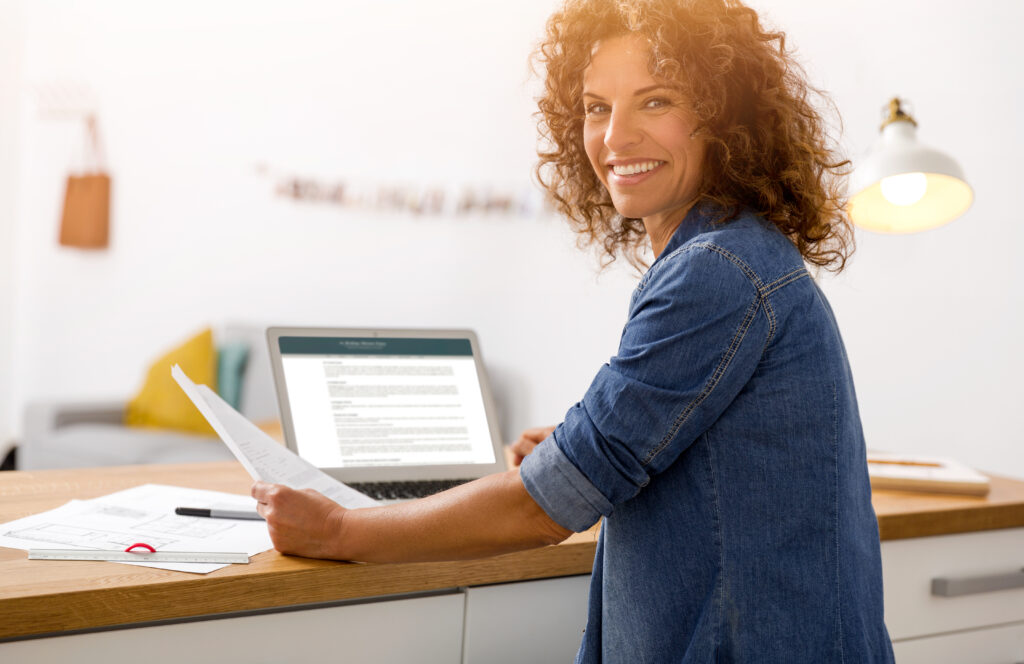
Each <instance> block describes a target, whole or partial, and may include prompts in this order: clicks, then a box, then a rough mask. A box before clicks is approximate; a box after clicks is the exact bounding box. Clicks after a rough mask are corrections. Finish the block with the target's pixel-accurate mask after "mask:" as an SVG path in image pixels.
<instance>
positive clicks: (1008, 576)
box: [882, 528, 1024, 664]
mask: <svg viewBox="0 0 1024 664" xmlns="http://www.w3.org/2000/svg"><path fill="white" fill-rule="evenodd" d="M882 573H883V578H884V583H885V616H886V626H887V627H888V628H889V636H890V637H892V640H893V647H894V650H895V652H896V655H897V657H896V661H897V663H898V664H916V663H917V662H922V663H923V662H928V663H929V664H941V663H942V662H950V663H953V662H956V663H957V664H961V663H963V662H971V663H972V664H975V663H977V664H981V663H982V662H1005V663H1008V664H1014V663H1016V662H1024V641H1022V638H1024V637H1022V634H1024V632H1022V630H1024V587H1008V588H1007V589H1002V590H987V591H982V592H966V593H964V594H958V593H957V592H956V591H955V586H962V587H963V588H965V589H966V590H968V591H970V590H971V588H972V586H973V587H974V588H976V589H983V588H984V587H985V586H991V587H995V586H998V585H1000V584H1001V585H1004V586H1015V585H1018V584H1020V583H1021V582H1024V528H1008V529H1002V530H988V531H983V532H976V533H964V534H958V535H943V536H939V537H917V538H912V539H903V540H888V541H885V542H882ZM935 579H945V580H947V581H948V582H950V585H951V586H953V587H954V592H953V593H951V596H941V595H938V594H936V593H935V592H933V580H935Z"/></svg>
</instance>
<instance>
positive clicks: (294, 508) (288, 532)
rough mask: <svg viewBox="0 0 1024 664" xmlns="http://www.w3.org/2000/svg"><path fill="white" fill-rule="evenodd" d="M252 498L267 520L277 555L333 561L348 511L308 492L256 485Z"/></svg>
mask: <svg viewBox="0 0 1024 664" xmlns="http://www.w3.org/2000/svg"><path fill="white" fill-rule="evenodd" d="M252 497H253V498H255V499H256V501H257V503H258V505H257V507H256V511H257V512H258V513H259V514H260V516H262V517H263V518H264V519H266V521H267V527H268V529H269V530H270V539H271V540H272V541H273V542H274V548H275V549H277V550H278V551H280V552H281V553H287V554H291V555H296V556H305V557H307V558H337V557H338V552H339V547H338V543H339V542H338V538H339V536H340V533H341V526H342V521H343V520H344V518H345V513H346V512H347V511H348V510H346V509H345V508H344V507H342V506H341V505H339V504H338V503H336V502H334V501H333V500H331V499H330V498H327V497H325V496H324V495H323V494H321V493H319V492H317V491H314V490H312V489H302V490H295V489H291V488H289V487H287V486H284V485H283V484H269V483H267V482H256V483H255V484H253V485H252Z"/></svg>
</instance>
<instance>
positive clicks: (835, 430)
mask: <svg viewBox="0 0 1024 664" xmlns="http://www.w3.org/2000/svg"><path fill="white" fill-rule="evenodd" d="M832 459H833V462H834V463H835V472H834V480H833V481H834V482H835V486H834V487H833V492H834V496H835V503H834V505H833V510H834V514H835V525H834V531H833V533H834V539H835V556H836V587H835V590H834V597H835V598H836V599H835V601H836V642H837V643H836V645H837V646H838V648H839V661H840V662H843V661H844V660H845V654H844V648H843V600H842V596H841V595H840V592H839V591H840V574H839V571H840V570H839V561H840V558H839V395H838V391H837V389H836V382H835V380H833V381H832Z"/></svg>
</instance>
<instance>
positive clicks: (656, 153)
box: [583, 35, 704, 234]
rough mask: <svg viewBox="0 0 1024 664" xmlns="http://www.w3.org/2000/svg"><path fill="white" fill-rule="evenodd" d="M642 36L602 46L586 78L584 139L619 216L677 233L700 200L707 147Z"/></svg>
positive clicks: (616, 39) (600, 44) (615, 40)
mask: <svg viewBox="0 0 1024 664" xmlns="http://www.w3.org/2000/svg"><path fill="white" fill-rule="evenodd" d="M649 53H650V51H649V49H648V46H647V44H646V42H645V41H644V40H643V39H642V38H641V37H638V36H635V35H630V36H625V37H616V38H614V39H609V40H606V41H602V42H599V43H598V44H597V45H596V46H595V47H594V50H593V53H592V58H591V62H590V66H589V67H587V69H586V71H585V72H584V74H583V107H584V110H585V113H586V117H585V120H584V124H583V142H584V147H585V149H586V152H587V156H588V157H589V158H590V164H591V165H592V166H593V167H594V171H595V172H596V173H597V177H598V178H599V179H600V180H601V182H602V183H603V184H604V186H605V187H606V188H607V189H608V192H609V193H610V194H611V198H612V203H613V204H614V205H615V209H616V210H618V212H619V214H621V215H622V216H624V217H627V218H631V219H643V220H644V225H645V226H646V227H647V230H648V233H649V234H650V233H651V231H652V230H654V229H656V228H660V227H665V226H669V227H670V228H671V229H672V230H674V229H675V227H676V226H677V225H678V224H679V222H680V221H682V217H683V215H684V213H685V212H686V210H687V209H688V208H689V206H690V204H691V203H692V202H693V200H694V198H695V197H696V195H697V189H698V187H699V186H700V182H701V169H702V164H703V161H704V142H703V140H700V139H693V138H690V135H691V134H692V133H693V129H694V126H695V121H694V119H693V116H692V112H691V111H690V110H689V107H688V105H687V104H686V102H685V100H684V99H683V97H682V96H681V95H680V94H679V93H678V92H676V91H674V90H673V89H671V88H670V87H667V85H666V82H665V81H663V80H659V79H656V78H654V77H653V76H652V75H651V73H650V72H649V71H648V69H647V63H648V58H649Z"/></svg>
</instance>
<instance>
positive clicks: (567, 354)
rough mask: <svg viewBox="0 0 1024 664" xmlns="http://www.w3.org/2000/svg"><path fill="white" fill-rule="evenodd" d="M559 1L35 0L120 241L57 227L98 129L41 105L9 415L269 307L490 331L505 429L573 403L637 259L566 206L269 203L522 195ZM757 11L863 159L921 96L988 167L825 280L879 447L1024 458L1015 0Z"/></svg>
mask: <svg viewBox="0 0 1024 664" xmlns="http://www.w3.org/2000/svg"><path fill="white" fill-rule="evenodd" d="M553 4H554V3H553V2H551V1H550V0H527V1H524V2H520V3H514V4H513V3H503V4H498V3H479V2H471V1H469V0H459V1H455V0H444V1H442V2H436V3H429V6H428V4H427V3H419V2H415V1H414V0H387V1H382V2H378V3H355V2H351V1H345V2H326V1H320V2H318V1H314V0H305V1H302V2H294V3H290V4H289V6H288V9H287V10H285V9H282V7H283V6H282V5H280V4H279V3H269V2H263V3H258V2H257V3H254V2H248V3H237V4H235V3H226V2H225V3H205V2H197V1H194V0H193V1H189V2H180V3H177V4H176V5H175V9H174V11H173V12H163V11H157V10H155V9H153V8H152V6H151V5H149V4H146V3H136V2H130V1H128V0H119V1H114V0H107V1H104V2H93V3H89V4H87V5H86V4H84V3H74V2H71V0H37V1H34V2H32V3H24V5H23V12H22V13H23V14H24V16H23V18H22V19H20V26H21V28H22V31H23V34H24V43H25V54H24V59H23V63H22V65H21V73H22V76H23V78H24V79H25V80H26V81H27V85H23V86H21V87H19V88H18V89H17V90H16V95H17V96H19V98H21V99H22V100H25V99H27V98H28V97H30V96H31V91H32V90H39V89H42V90H46V89H48V88H51V87H53V86H54V84H55V83H59V82H61V81H65V82H66V81H71V82H75V83H79V84H85V85H87V86H88V87H89V88H91V90H92V92H93V93H94V96H95V99H96V104H97V107H98V110H99V113H100V121H101V129H102V131H103V133H104V136H105V142H106V147H107V153H108V155H109V164H110V168H111V171H112V173H113V176H114V204H113V212H112V214H113V244H112V246H111V248H110V249H109V250H108V251H106V252H101V253H83V252H78V251H74V250H68V249H64V248H60V247H58V246H57V244H56V241H55V237H56V224H57V219H58V215H59V206H60V197H61V192H62V182H63V178H64V176H65V174H66V170H67V169H68V168H69V167H71V166H73V165H74V164H75V163H76V162H77V160H79V159H80V154H79V153H80V147H79V146H80V143H81V140H82V139H81V133H80V129H79V127H77V126H76V125H75V124H74V123H72V122H55V121H52V120H45V119H42V118H39V117H37V116H35V115H33V116H29V118H28V120H27V121H26V122H25V126H24V127H23V132H22V134H23V137H22V145H23V149H22V151H21V153H20V156H19V164H20V173H21V174H22V179H23V187H22V188H21V191H22V200H21V203H20V207H19V208H18V209H19V213H18V217H17V233H18V237H17V242H18V244H17V245H16V247H17V248H16V251H17V259H18V267H17V272H16V277H17V281H16V287H15V290H14V293H13V295H12V294H11V293H10V292H6V295H5V294H4V293H0V307H2V306H3V302H4V300H3V297H7V298H14V304H13V305H12V306H9V307H8V308H7V309H6V310H11V311H16V313H17V316H16V318H15V329H14V333H15V335H16V339H15V340H14V342H13V348H14V349H16V365H15V366H14V368H13V371H12V373H11V376H10V379H9V380H8V381H7V389H11V390H13V391H14V394H13V396H12V397H11V401H10V403H11V405H12V408H13V409H19V408H20V406H21V404H22V403H23V402H24V401H26V400H29V399H36V398H50V397H68V398H82V397H86V396H112V395H126V394H128V393H130V392H131V391H132V390H134V389H135V388H136V387H137V384H138V381H139V380H140V379H141V377H142V374H143V371H144V369H145V366H146V365H147V363H148V362H149V361H150V360H151V359H152V358H153V357H154V356H155V355H156V354H157V353H158V352H160V351H161V350H163V349H165V348H166V347H167V346H169V345H171V344H173V343H175V342H177V341H178V340H180V339H181V338H183V337H184V336H186V335H187V334H189V333H190V332H192V331H193V330H194V329H196V328H198V327H200V326H202V325H204V324H206V323H221V322H225V321H237V320H250V321H257V322H268V323H276V324H284V323H292V324H299V323H311V324H325V325H396V326H410V325H422V326H470V327H474V328H476V329H477V330H478V331H479V332H480V334H481V338H482V341H483V349H484V353H485V356H486V358H487V360H488V363H489V364H490V365H492V366H493V372H494V379H495V382H496V383H497V385H496V388H497V392H498V394H499V398H500V399H501V400H502V403H503V407H502V409H503V416H504V424H505V427H504V428H505V429H506V431H507V432H508V433H511V432H514V431H517V430H518V429H520V428H522V427H524V426H528V425H531V424H539V423H546V422H554V421H556V420H557V418H559V417H560V416H561V414H562V413H563V412H564V410H565V409H566V408H567V407H568V406H569V405H571V403H572V402H573V401H575V400H576V399H577V398H578V397H579V396H580V395H581V394H582V392H583V390H584V389H585V387H586V385H587V384H588V382H589V380H590V378H591V377H592V375H593V373H594V372H595V371H596V370H597V368H598V366H599V365H600V364H601V363H602V362H603V361H605V360H606V359H607V357H608V356H609V355H611V354H612V353H613V352H614V349H615V344H616V340H617V337H618V333H619V331H620V328H621V324H622V322H623V319H624V315H625V309H626V304H627V299H628V294H629V291H630V289H631V286H632V283H633V277H631V276H630V275H629V273H628V271H626V270H619V271H612V272H609V273H605V274H604V275H602V276H600V277H597V276H595V274H594V270H593V266H594V264H595V262H594V260H593V258H592V257H591V256H588V255H584V254H580V253H578V252H576V250H575V248H574V240H573V237H572V236H571V234H570V233H569V232H568V231H566V230H565V228H564V227H563V225H562V224H561V222H559V221H558V220H557V219H552V218H549V217H545V216H544V215H532V216H523V217H510V216H498V215H491V216H486V215H475V216H470V217H460V218H450V217H441V218H438V217H433V218H416V217H412V216H408V215H401V214H394V213H380V212H366V211H356V210H350V209H349V210H346V209H343V208H341V207H338V206H334V205H330V204H326V203H299V202H295V201H289V200H287V199H284V198H281V197H279V196H275V195H274V193H273V190H274V184H275V181H276V179H275V178H277V177H278V176H279V175H281V174H284V173H294V174H297V175H305V176H309V177H314V178H318V179H320V180H322V181H334V180H346V181H349V182H359V183H363V184H365V185H366V186H367V187H373V186H376V185H377V184H390V185H393V184H407V185H409V186H412V187H420V188H422V187H428V186H440V187H443V188H445V189H446V190H447V191H457V190H459V189H460V188H461V187H463V186H474V187H477V188H482V187H489V186H493V187H495V188H498V189H507V190H514V191H522V190H523V189H527V190H528V189H529V188H530V184H529V182H530V169H531V168H532V164H533V151H534V145H535V142H534V128H533V123H532V119H531V117H530V114H531V112H532V111H533V104H532V101H531V85H533V83H531V82H530V78H529V76H528V71H527V64H526V59H527V55H528V53H529V51H530V49H531V46H532V44H533V43H534V41H535V40H536V39H537V38H538V37H539V36H540V33H541V30H542V25H543V21H544V18H545V17H546V15H547V14H548V12H549V11H550V10H551V8H552V6H553ZM758 4H759V5H760V6H764V7H769V8H770V10H769V11H770V16H771V18H772V19H773V20H774V21H776V22H777V23H778V24H779V25H781V26H782V27H783V28H785V29H786V30H787V31H788V33H789V36H790V41H791V43H794V44H796V45H797V46H798V48H799V50H800V53H801V56H802V58H803V60H804V61H805V62H806V63H807V65H808V69H809V71H810V72H811V75H812V76H813V78H814V80H816V81H817V82H818V83H819V84H820V85H821V86H823V87H825V88H827V89H829V90H831V91H832V92H833V96H834V98H835V100H836V102H837V103H838V105H839V109H840V111H841V113H842V115H843V117H844V118H845V121H846V129H847V133H846V135H845V136H844V141H845V143H846V144H847V146H849V148H850V149H851V151H853V152H854V153H861V152H863V151H864V150H865V149H866V148H867V147H868V146H869V145H870V143H871V142H872V141H873V140H874V137H875V131H876V127H877V123H878V113H879V108H880V107H881V106H882V105H883V104H884V103H885V102H886V101H887V100H888V98H889V97H890V96H892V95H893V94H900V95H904V96H906V97H909V98H910V99H911V100H913V102H914V103H915V107H916V110H917V115H918V120H919V122H920V132H919V133H920V136H921V138H922V139H923V140H925V141H927V142H930V143H932V144H933V145H935V146H937V147H940V148H942V149H944V150H947V151H949V152H951V153H953V154H954V155H956V157H957V158H958V159H959V160H960V162H961V164H962V165H963V167H964V169H965V171H966V172H967V175H968V178H969V179H970V181H971V183H972V185H973V186H974V187H975V191H976V195H977V201H976V203H975V206H974V207H973V208H972V209H971V211H970V212H969V213H968V214H967V215H966V216H964V217H963V218H962V219H960V220H959V221H957V222H955V223H954V224H953V225H951V226H948V227H946V228H943V229H940V230H936V231H933V232H930V233H926V234H923V235H918V236H912V237H904V238H891V237H881V236H871V235H867V234H861V235H860V237H859V239H860V249H859V251H858V253H857V255H856V257H855V259H854V260H853V262H852V263H851V265H850V267H849V268H848V270H847V272H846V273H844V275H842V276H841V277H839V278H831V277H827V276H826V277H823V282H824V286H825V288H826V289H827V291H828V292H829V294H830V297H831V298H832V300H833V304H834V307H835V309H836V311H837V314H838V316H839V318H840V322H841V324H842V326H843V329H844V333H845V336H846V341H847V345H848V349H849V352H850V356H851V360H852V362H853V365H854V366H853V368H854V372H855V376H856V379H857V383H858V390H859V394H860V398H861V407H862V415H863V419H864V424H865V429H866V432H867V435H868V439H869V444H870V445H871V446H873V447H877V448H884V449H892V450H899V451H908V452H930V453H939V454H948V455H952V456H955V457H958V458H960V459H963V460H964V461H966V462H968V463H972V464H975V465H977V466H979V467H981V468H984V469H987V470H991V471H998V472H1002V473H1006V474H1014V475H1018V476H1024V453H1022V452H1020V451H1018V449H1017V448H1018V447H1019V445H1016V444H1015V443H1017V442H1018V441H1019V440H1020V434H1019V431H1021V429H1022V428H1024V427H1022V425H1024V421H1022V416H1021V414H1020V409H1018V408H1016V407H1015V406H1016V403H1015V402H1016V399H1017V396H1018V395H1019V394H1020V390H1019V388H1017V383H1016V380H1015V379H1016V377H1017V376H1018V375H1020V374H1021V372H1022V370H1024V366H1022V364H1024V359H1022V357H1021V353H1020V352H1019V351H1018V350H1017V345H1016V337H1018V336H1020V334H1021V330H1022V328H1024V326H1022V324H1021V313H1020V312H1021V310H1022V306H1021V304H1022V303H1021V298H1022V295H1021V292H1020V288H1018V287H1017V286H1019V284H1020V279H1019V278H1017V277H1016V275H1015V274H1014V272H1013V268H1014V263H1013V261H1012V258H1013V252H1014V251H1015V249H1016V248H1017V247H1018V246H1020V241H1021V239H1022V238H1021V233H1022V231H1021V229H1020V225H1019V224H1018V223H1016V221H1015V219H1014V209H1015V206H1014V203H1015V202H1016V201H1015V200H1014V199H1013V197H1012V192H1013V187H1012V186H1011V182H1010V178H1011V177H1012V176H1013V172H1012V163H1013V162H1012V161H1011V158H1010V155H1014V154H1019V153H1021V152H1022V148H1024V140H1022V137H1021V133H1020V132H1021V130H1020V129H1019V128H1018V127H1017V123H1016V122H1015V116H1016V110H1017V109H1019V108H1020V107H1021V105H1022V102H1024V84H1022V82H1021V77H1020V76H1019V75H1017V74H1015V73H1014V71H1015V66H1014V64H1013V63H1014V62H1016V61H1017V60H1018V59H1019V58H1015V57H1013V56H1014V54H1013V53H1012V51H1011V48H1012V46H1013V44H1015V43H1016V41H1015V40H1016V35H1015V32H1014V31H1015V30H1016V28H1017V27H1018V26H1019V25H1021V24H1022V20H1021V19H1022V18H1024V10H1022V5H1021V4H1020V3H1004V2H999V1H998V0H989V1H988V2H980V3H973V4H972V5H971V6H970V7H968V6H967V5H966V4H952V3H950V4H948V5H943V6H942V7H941V8H940V7H939V6H938V5H936V4H935V3H932V2H925V1H924V0H919V1H911V0H899V1H895V2H887V3H882V2H880V1H878V0H870V1H865V2H861V3H856V4H854V3H807V2H804V1H802V0H775V1H773V2H771V3H768V2H760V3H758ZM0 6H2V5H0ZM940 9H941V11H940ZM880 17H886V18H885V20H880ZM10 80H12V79H11V78H0V83H3V84H4V85H5V86H8V85H9V83H8V82H9V81H10ZM5 92H7V90H6V89H5ZM0 103H2V102H0ZM8 105H9V104H8ZM0 108H3V107H2V106H0ZM0 205H8V206H9V205H10V203H9V201H6V199H4V198H0ZM2 251H3V249H0V252H2ZM0 283H2V282H0ZM4 290H5V291H6V290H7V289H4ZM6 310H5V309H2V308H0V313H2V312H4V311H6ZM0 334H2V329H0ZM2 340H3V339H2V337H0V341H2ZM4 347H6V346H0V348H4ZM2 369H3V366H2V364H0V370H2ZM3 383H4V379H3V378H0V390H2V389H4V384H3ZM2 425H3V422H2V420H0V426H2ZM7 426H8V427H10V426H11V425H10V424H8V425H7Z"/></svg>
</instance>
